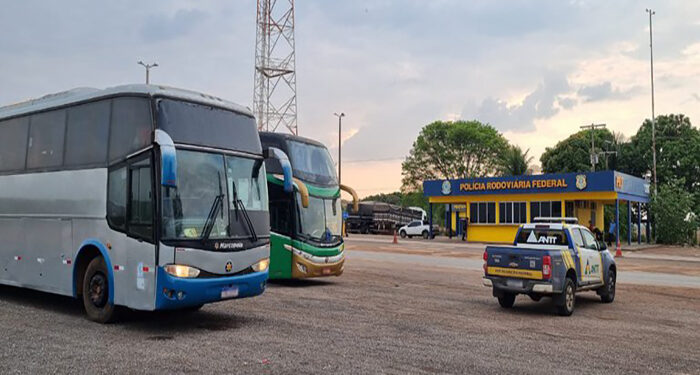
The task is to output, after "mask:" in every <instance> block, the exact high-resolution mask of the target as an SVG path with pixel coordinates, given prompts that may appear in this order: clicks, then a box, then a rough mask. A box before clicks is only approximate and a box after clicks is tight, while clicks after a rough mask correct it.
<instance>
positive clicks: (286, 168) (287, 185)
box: [263, 147, 294, 193]
mask: <svg viewBox="0 0 700 375" xmlns="http://www.w3.org/2000/svg"><path fill="white" fill-rule="evenodd" d="M263 157H264V158H265V159H269V158H274V159H277V160H278V161H279V162H280V165H281V166H282V174H284V191H285V192H287V193H291V192H293V191H294V175H293V174H292V163H290V162H289V158H288V157H287V154H285V153H284V151H282V150H280V149H279V148H276V147H268V148H266V149H265V150H263Z"/></svg>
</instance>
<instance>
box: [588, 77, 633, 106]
mask: <svg viewBox="0 0 700 375" xmlns="http://www.w3.org/2000/svg"><path fill="white" fill-rule="evenodd" d="M637 91H639V88H638V87H633V88H631V89H629V90H620V89H617V88H613V86H612V83H611V82H603V83H601V84H598V85H591V86H584V87H581V88H580V89H579V90H578V95H579V96H580V97H581V98H583V100H584V101H586V102H597V101H601V100H624V99H629V98H630V97H632V95H633V94H635V93H636V92H637Z"/></svg>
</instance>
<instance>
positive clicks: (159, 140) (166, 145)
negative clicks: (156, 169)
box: [153, 129, 177, 187]
mask: <svg viewBox="0 0 700 375" xmlns="http://www.w3.org/2000/svg"><path fill="white" fill-rule="evenodd" d="M153 141H154V142H155V143H156V144H157V145H158V146H159V148H160V161H161V178H160V184H161V185H163V186H167V187H177V153H176V151H175V143H173V139H172V138H170V136H169V135H168V133H166V132H164V131H162V130H160V129H156V130H155V133H154V135H153Z"/></svg>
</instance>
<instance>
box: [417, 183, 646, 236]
mask: <svg viewBox="0 0 700 375" xmlns="http://www.w3.org/2000/svg"><path fill="white" fill-rule="evenodd" d="M423 192H424V195H425V196H427V197H428V199H429V202H430V212H431V214H430V215H429V217H430V218H431V219H432V210H433V205H435V204H444V205H446V214H445V222H444V223H443V224H444V225H445V227H446V228H452V231H453V233H454V234H455V235H458V236H459V235H461V232H462V230H463V228H464V227H465V226H466V228H467V241H475V242H511V241H512V240H513V238H515V234H516V231H517V229H518V226H519V225H520V224H523V223H530V222H532V221H533V220H534V218H536V217H576V218H578V220H579V224H581V225H584V226H589V223H592V224H593V226H594V227H596V228H598V229H599V230H600V231H601V232H604V231H605V228H606V225H605V223H604V205H614V206H615V213H616V214H615V220H614V222H615V223H616V226H615V229H616V230H614V232H616V236H615V238H618V239H620V235H619V229H620V222H619V221H620V215H619V212H620V209H621V207H620V205H623V207H622V209H627V211H628V215H627V218H628V220H627V223H622V224H623V225H627V226H628V228H629V229H630V230H628V231H627V233H628V236H627V238H626V240H627V242H628V243H631V242H632V240H633V238H632V233H633V231H634V232H635V233H636V240H637V241H638V242H641V233H642V223H641V216H642V215H635V219H636V220H633V215H632V205H633V204H634V205H636V207H637V209H636V210H635V212H642V210H641V205H642V204H648V203H649V183H648V182H647V181H646V180H644V179H641V178H637V177H633V176H630V175H627V174H624V173H620V172H616V171H601V172H585V173H562V174H541V175H523V176H508V177H491V178H469V179H457V180H430V181H424V182H423ZM633 221H634V223H633ZM465 222H467V223H465ZM431 224H432V222H431ZM465 224H466V225H465ZM633 225H634V226H635V227H636V228H634V229H633ZM609 226H610V223H608V226H607V227H609ZM431 227H432V225H431ZM646 233H649V232H648V227H647V231H646ZM647 237H648V236H647ZM621 240H625V239H621Z"/></svg>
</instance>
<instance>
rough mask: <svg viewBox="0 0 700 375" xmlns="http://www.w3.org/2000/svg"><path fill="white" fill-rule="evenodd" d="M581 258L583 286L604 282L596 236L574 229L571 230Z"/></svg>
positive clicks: (583, 230) (579, 271) (584, 230)
mask: <svg viewBox="0 0 700 375" xmlns="http://www.w3.org/2000/svg"><path fill="white" fill-rule="evenodd" d="M571 232H572V233H571V234H572V237H573V238H574V243H575V244H576V249H577V250H578V256H579V270H578V272H577V273H578V274H579V275H580V276H579V277H580V279H581V283H582V284H584V285H585V284H595V283H601V282H602V281H603V270H602V267H603V264H602V263H603V261H602V258H601V255H600V251H599V250H598V244H597V243H596V240H595V236H593V234H592V233H591V232H590V231H589V230H587V229H581V228H574V229H572V230H571Z"/></svg>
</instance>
